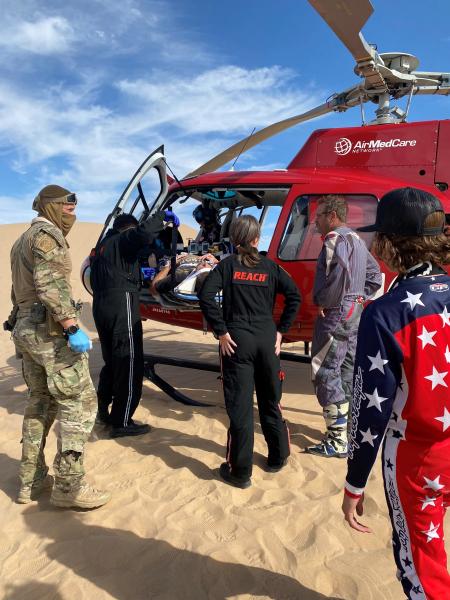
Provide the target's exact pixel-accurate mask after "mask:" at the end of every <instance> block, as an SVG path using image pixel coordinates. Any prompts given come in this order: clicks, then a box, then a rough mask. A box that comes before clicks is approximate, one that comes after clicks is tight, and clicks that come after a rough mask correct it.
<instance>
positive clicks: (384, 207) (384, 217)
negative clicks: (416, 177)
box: [357, 187, 445, 236]
mask: <svg viewBox="0 0 450 600" xmlns="http://www.w3.org/2000/svg"><path fill="white" fill-rule="evenodd" d="M435 212H442V213H443V212H444V209H443V208H442V204H441V202H440V201H439V200H438V198H436V196H433V194H430V193H429V192H425V191H423V190H419V189H417V188H413V187H404V188H398V189H396V190H392V191H391V192H388V193H387V194H385V195H384V196H383V197H382V198H381V199H380V201H379V203H378V207H377V216H376V221H375V223H374V224H373V225H366V226H365V227H358V229H357V231H378V232H379V233H386V234H393V235H407V236H422V235H440V234H441V233H442V232H443V230H444V221H445V219H442V225H441V226H439V227H425V220H426V218H427V217H428V215H431V214H432V213H435Z"/></svg>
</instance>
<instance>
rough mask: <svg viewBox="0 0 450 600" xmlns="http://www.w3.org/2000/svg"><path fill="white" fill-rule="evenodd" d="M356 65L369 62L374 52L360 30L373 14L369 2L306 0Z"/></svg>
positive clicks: (364, 0)
mask: <svg viewBox="0 0 450 600" xmlns="http://www.w3.org/2000/svg"><path fill="white" fill-rule="evenodd" d="M308 1H309V3H310V4H311V6H312V7H313V8H314V9H315V10H316V11H317V12H318V13H319V15H320V16H321V17H322V19H323V20H324V21H325V22H326V23H327V25H328V26H329V27H330V28H331V29H332V30H333V31H334V33H335V34H336V35H337V36H338V38H339V39H340V40H341V42H342V43H343V44H344V46H346V48H347V49H348V50H349V51H350V53H351V54H352V56H353V57H354V59H355V60H356V62H357V63H360V62H362V61H366V60H370V59H372V58H373V57H374V51H373V50H372V48H371V47H370V46H369V44H368V43H367V42H366V40H365V39H364V37H363V36H362V34H361V29H362V28H363V26H364V24H365V23H366V21H367V20H368V18H369V17H370V15H371V14H372V13H373V6H372V4H371V3H370V1H369V0H339V2H334V1H330V0H308Z"/></svg>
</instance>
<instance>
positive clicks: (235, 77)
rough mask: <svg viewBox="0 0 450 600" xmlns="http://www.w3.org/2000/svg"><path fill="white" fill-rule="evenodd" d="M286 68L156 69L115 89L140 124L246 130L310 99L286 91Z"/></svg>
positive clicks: (297, 110) (308, 103)
mask: <svg viewBox="0 0 450 600" xmlns="http://www.w3.org/2000/svg"><path fill="white" fill-rule="evenodd" d="M292 78H293V73H292V71H290V70H288V69H282V68H280V67H277V66H274V67H265V68H260V69H244V68H241V67H236V66H233V65H228V66H222V67H219V68H216V69H209V70H206V71H203V72H202V73H200V74H199V75H197V76H196V77H185V78H183V77H180V76H179V75H178V76H177V74H174V73H169V74H167V73H166V74H165V75H164V76H162V75H161V74H160V73H157V74H155V75H153V76H152V77H151V78H148V79H146V80H144V79H138V80H135V81H131V80H122V81H120V82H118V84H117V87H118V88H119V89H120V90H121V91H122V92H125V93H127V94H129V95H130V96H131V97H132V98H134V99H136V100H137V101H139V102H140V108H141V110H142V111H143V114H144V115H145V117H146V122H148V123H150V124H152V125H153V126H162V125H172V126H174V127H175V128H177V129H178V130H180V132H182V133H184V134H202V133H211V132H221V133H228V134H229V133H234V132H243V133H244V132H245V133H250V131H251V129H252V128H253V127H254V126H256V127H260V126H263V125H268V124H269V123H272V122H274V121H277V120H281V119H284V118H286V117H288V116H292V115H294V114H297V113H300V112H302V111H303V110H307V109H308V108H311V107H312V106H313V105H314V102H315V100H316V98H314V96H313V95H311V94H305V93H303V92H301V91H299V90H296V89H291V88H290V87H289V85H288V84H289V83H290V82H291V80H292Z"/></svg>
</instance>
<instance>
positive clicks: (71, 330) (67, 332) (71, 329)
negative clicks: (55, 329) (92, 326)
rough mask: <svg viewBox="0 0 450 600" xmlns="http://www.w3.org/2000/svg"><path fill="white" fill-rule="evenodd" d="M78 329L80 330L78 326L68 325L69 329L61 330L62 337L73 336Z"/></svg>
mask: <svg viewBox="0 0 450 600" xmlns="http://www.w3.org/2000/svg"><path fill="white" fill-rule="evenodd" d="M79 329H80V328H79V327H78V325H69V327H67V329H63V332H64V335H73V334H74V333H76V332H77V331H78V330H79Z"/></svg>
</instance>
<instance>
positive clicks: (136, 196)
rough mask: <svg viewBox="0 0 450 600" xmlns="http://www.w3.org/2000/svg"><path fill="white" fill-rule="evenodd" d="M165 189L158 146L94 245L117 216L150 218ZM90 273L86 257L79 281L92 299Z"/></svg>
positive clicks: (126, 190) (165, 193)
mask: <svg viewBox="0 0 450 600" xmlns="http://www.w3.org/2000/svg"><path fill="white" fill-rule="evenodd" d="M168 189H169V184H168V181H167V175H166V160H165V157H164V146H159V148H157V149H156V150H154V151H153V152H152V153H151V154H149V156H148V157H147V158H146V159H145V160H144V162H143V163H142V164H141V166H140V167H139V168H138V169H137V171H136V172H135V174H134V175H133V177H132V178H131V179H130V181H129V183H128V185H127V186H126V187H125V189H124V191H123V192H122V194H121V196H120V198H119V200H118V201H117V203H116V205H115V206H114V208H113V210H112V211H111V212H110V213H109V215H108V216H107V217H106V221H105V225H104V226H103V229H102V232H101V234H100V236H99V238H98V240H97V244H96V245H98V243H99V242H100V241H101V240H102V239H103V238H104V236H105V234H106V232H107V231H108V229H109V228H110V224H111V222H113V220H114V219H115V218H116V217H117V216H118V215H120V214H122V213H130V214H132V215H134V216H135V217H136V219H137V220H138V221H139V222H140V223H141V222H142V221H145V220H146V219H148V217H149V216H150V215H151V214H153V213H154V212H156V211H158V210H159V208H160V206H161V205H162V203H163V202H164V200H165V198H166V196H167V191H168ZM93 251H95V249H94V250H93ZM90 273H91V270H90V258H89V257H88V258H86V259H85V260H84V261H83V264H82V265H81V273H80V277H81V281H82V283H83V285H84V287H85V289H86V290H87V291H88V292H89V293H90V294H91V295H92V288H91V282H90Z"/></svg>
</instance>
